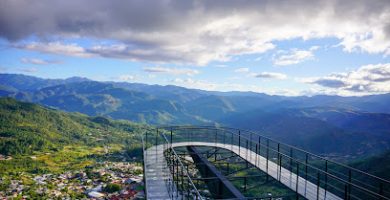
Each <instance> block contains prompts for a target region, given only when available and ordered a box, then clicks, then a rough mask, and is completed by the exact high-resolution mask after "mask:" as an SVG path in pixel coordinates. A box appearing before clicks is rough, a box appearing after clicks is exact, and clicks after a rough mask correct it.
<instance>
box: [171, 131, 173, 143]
mask: <svg viewBox="0 0 390 200" xmlns="http://www.w3.org/2000/svg"><path fill="white" fill-rule="evenodd" d="M172 129H173V128H172V127H171V147H172V141H173V130H172Z"/></svg>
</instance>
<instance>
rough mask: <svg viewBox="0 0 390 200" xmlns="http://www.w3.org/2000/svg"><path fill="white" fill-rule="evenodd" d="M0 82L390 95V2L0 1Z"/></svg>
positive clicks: (282, 93)
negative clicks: (18, 78)
mask: <svg viewBox="0 0 390 200" xmlns="http://www.w3.org/2000/svg"><path fill="white" fill-rule="evenodd" d="M0 73H16V74H26V75H31V76H37V77H42V78H68V77H73V76H80V77H86V78H89V79H92V80H97V81H118V82H138V83H146V84H159V85H177V86H183V87H188V88H197V89H203V90H215V91H254V92H262V93H267V94H277V95H288V96H297V95H309V96H310V95H316V94H329V95H342V96H351V95H353V96H356V95H357V96H359V95H370V94H382V93H389V92H390V1H389V0H375V1H372V0H323V1H321V0H318V1H312V0H306V1H305V0H290V1H286V0H209V1H202V0H184V1H183V0H148V1H143V0H110V1H107V0H66V1H60V0H2V1H1V2H0ZM0 81H1V80H0Z"/></svg>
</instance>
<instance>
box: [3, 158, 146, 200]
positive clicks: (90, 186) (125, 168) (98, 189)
mask: <svg viewBox="0 0 390 200" xmlns="http://www.w3.org/2000/svg"><path fill="white" fill-rule="evenodd" d="M16 177H17V178H16ZM16 177H15V180H5V179H3V178H0V184H2V185H8V188H5V189H4V190H0V199H96V200H105V199H112V200H117V199H145V194H144V184H143V174H142V166H141V165H138V164H134V163H128V162H109V161H104V162H100V163H97V164H95V165H93V166H87V167H85V168H84V169H83V170H79V171H69V172H65V173H61V174H41V175H31V174H26V173H20V174H18V175H17V176H16ZM6 181H7V183H5V182H6Z"/></svg>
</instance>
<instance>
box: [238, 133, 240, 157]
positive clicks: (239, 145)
mask: <svg viewBox="0 0 390 200" xmlns="http://www.w3.org/2000/svg"><path fill="white" fill-rule="evenodd" d="M238 155H239V156H241V131H240V130H239V131H238Z"/></svg>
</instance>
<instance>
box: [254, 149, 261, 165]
mask: <svg viewBox="0 0 390 200" xmlns="http://www.w3.org/2000/svg"><path fill="white" fill-rule="evenodd" d="M258 150H259V145H258V144H256V153H255V156H256V157H255V166H256V167H257V157H258ZM259 159H260V158H259Z"/></svg>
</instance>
